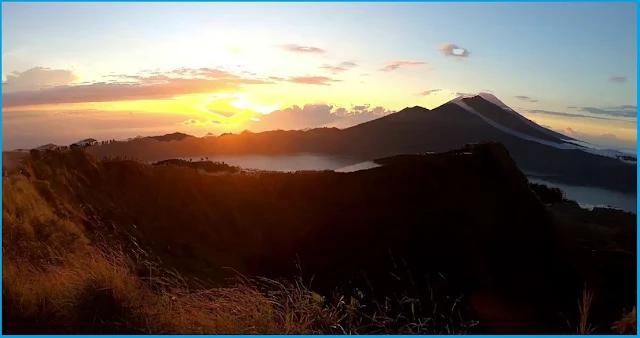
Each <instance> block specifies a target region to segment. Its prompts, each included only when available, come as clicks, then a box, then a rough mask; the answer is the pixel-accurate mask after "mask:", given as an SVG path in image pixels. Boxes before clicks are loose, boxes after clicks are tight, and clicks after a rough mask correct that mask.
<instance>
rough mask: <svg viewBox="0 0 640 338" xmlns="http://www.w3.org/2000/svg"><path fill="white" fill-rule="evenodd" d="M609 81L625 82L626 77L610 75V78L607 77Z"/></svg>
mask: <svg viewBox="0 0 640 338" xmlns="http://www.w3.org/2000/svg"><path fill="white" fill-rule="evenodd" d="M609 82H615V83H624V82H627V77H626V76H612V77H611V78H609Z"/></svg>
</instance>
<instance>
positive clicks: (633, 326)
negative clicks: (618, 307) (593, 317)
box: [611, 306, 638, 335]
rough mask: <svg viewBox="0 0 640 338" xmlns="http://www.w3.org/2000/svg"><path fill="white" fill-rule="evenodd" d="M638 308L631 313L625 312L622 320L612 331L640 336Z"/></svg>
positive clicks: (634, 308)
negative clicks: (639, 330) (639, 332)
mask: <svg viewBox="0 0 640 338" xmlns="http://www.w3.org/2000/svg"><path fill="white" fill-rule="evenodd" d="M637 325H638V324H637V314H636V307H635V306H634V307H633V309H632V310H631V311H629V312H626V311H625V312H624V313H623V315H622V318H621V319H620V320H619V321H617V322H615V323H614V324H613V327H611V330H613V332H616V333H619V334H633V335H636V334H638V326H637Z"/></svg>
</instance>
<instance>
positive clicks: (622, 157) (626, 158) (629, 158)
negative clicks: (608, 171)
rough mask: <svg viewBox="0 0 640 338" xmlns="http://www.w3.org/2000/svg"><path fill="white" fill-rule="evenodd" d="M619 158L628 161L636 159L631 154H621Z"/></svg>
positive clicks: (635, 160)
mask: <svg viewBox="0 0 640 338" xmlns="http://www.w3.org/2000/svg"><path fill="white" fill-rule="evenodd" d="M620 159H621V160H625V161H630V162H637V161H638V159H637V158H635V157H633V156H621V157H620Z"/></svg>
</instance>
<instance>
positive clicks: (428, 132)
mask: <svg viewBox="0 0 640 338" xmlns="http://www.w3.org/2000/svg"><path fill="white" fill-rule="evenodd" d="M454 101H455V102H454ZM454 101H452V102H449V103H447V104H444V105H442V106H440V107H438V108H436V109H433V110H428V109H425V108H421V107H413V108H406V109H403V110H402V111H400V112H397V113H394V114H390V115H387V116H384V117H381V118H379V119H376V120H373V121H369V122H366V123H362V124H359V125H356V126H354V127H351V128H347V129H343V130H341V129H337V128H319V129H312V130H307V131H269V132H262V133H242V134H223V135H220V136H219V137H207V138H195V137H189V138H185V139H183V140H181V141H177V142H155V141H154V140H153V139H149V138H144V139H137V140H132V141H130V142H125V143H121V142H118V143H114V144H108V145H100V146H96V147H91V148H90V150H89V151H90V152H91V153H93V154H95V155H98V156H99V157H101V156H115V155H129V156H134V157H138V158H142V159H145V160H152V161H156V160H163V159H167V158H176V157H201V156H214V155H229V154H234V155H237V154H265V155H269V154H279V155H282V154H295V153H316V154H324V155H337V156H344V157H352V158H355V159H361V160H363V161H367V160H371V159H374V158H382V157H387V156H391V155H395V154H411V153H424V152H443V151H448V150H451V149H456V148H459V147H462V146H464V145H466V144H469V143H481V142H486V141H497V142H500V143H502V144H504V145H505V146H506V148H507V149H508V150H509V153H510V154H511V156H512V157H513V159H514V160H515V161H516V163H517V165H518V167H519V168H521V169H522V170H523V171H525V172H527V173H533V174H538V175H545V176H551V177H553V178H554V180H556V181H558V182H562V183H565V184H571V185H580V186H591V187H600V188H605V189H610V190H615V191H619V192H623V193H628V194H635V193H636V182H637V177H636V176H637V173H636V165H635V164H633V163H628V162H627V163H625V162H623V161H621V160H619V159H616V158H611V157H606V156H601V155H597V154H593V153H590V152H589V151H587V150H586V149H587V148H584V147H579V146H577V145H575V144H574V143H573V140H572V139H571V138H568V137H563V138H561V135H560V134H558V133H555V132H552V131H550V130H548V129H545V128H543V127H541V126H538V125H536V124H535V123H533V122H531V121H529V120H527V119H525V118H524V117H522V116H520V115H519V114H517V113H516V112H514V111H507V110H506V109H504V108H501V107H498V106H497V105H495V104H493V103H491V102H489V101H487V100H485V99H484V98H482V97H480V96H476V97H470V98H461V99H459V100H454ZM461 104H462V105H461ZM463 106H465V107H470V108H464V107H463ZM470 110H474V111H475V113H472V112H470ZM476 113H477V114H476ZM565 148H566V149H565ZM572 148H578V149H572ZM580 149H583V150H580Z"/></svg>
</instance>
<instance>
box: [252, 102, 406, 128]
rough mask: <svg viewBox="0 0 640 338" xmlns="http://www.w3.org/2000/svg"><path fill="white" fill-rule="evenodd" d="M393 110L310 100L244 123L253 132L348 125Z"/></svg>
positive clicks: (365, 120) (368, 119)
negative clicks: (341, 105) (301, 104)
mask: <svg viewBox="0 0 640 338" xmlns="http://www.w3.org/2000/svg"><path fill="white" fill-rule="evenodd" d="M391 113H394V112H393V111H390V110H388V109H386V108H384V107H380V106H378V107H375V108H371V105H370V104H359V105H354V106H352V107H351V108H344V107H336V106H335V105H332V104H327V103H322V102H318V103H310V104H305V105H304V106H302V107H300V106H293V107H289V108H286V109H281V110H276V111H274V112H272V113H271V114H267V115H260V121H256V122H252V123H249V124H247V125H246V126H243V127H245V128H247V129H249V130H252V131H256V132H257V131H265V130H275V129H284V130H292V129H306V128H318V127H334V126H335V127H339V128H342V127H348V126H351V125H355V124H359V123H363V122H367V121H370V120H373V119H376V118H379V117H381V116H384V115H387V114H391Z"/></svg>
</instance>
